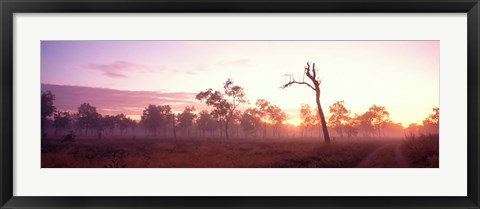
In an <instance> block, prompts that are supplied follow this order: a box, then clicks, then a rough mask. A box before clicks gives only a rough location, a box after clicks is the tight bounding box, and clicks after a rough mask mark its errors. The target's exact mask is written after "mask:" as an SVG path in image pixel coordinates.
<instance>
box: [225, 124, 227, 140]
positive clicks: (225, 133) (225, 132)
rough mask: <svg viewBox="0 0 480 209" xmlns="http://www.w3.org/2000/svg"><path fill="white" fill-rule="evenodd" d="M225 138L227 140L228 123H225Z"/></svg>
mask: <svg viewBox="0 0 480 209" xmlns="http://www.w3.org/2000/svg"><path fill="white" fill-rule="evenodd" d="M225 138H226V139H228V121H225Z"/></svg>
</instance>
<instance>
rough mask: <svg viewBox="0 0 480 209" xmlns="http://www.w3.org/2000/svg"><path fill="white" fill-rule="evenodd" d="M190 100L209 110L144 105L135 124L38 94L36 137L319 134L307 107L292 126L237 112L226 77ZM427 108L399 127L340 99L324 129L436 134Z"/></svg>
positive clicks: (237, 92)
mask: <svg viewBox="0 0 480 209" xmlns="http://www.w3.org/2000/svg"><path fill="white" fill-rule="evenodd" d="M195 98H196V99H197V100H198V101H201V102H203V103H205V104H206V105H207V106H210V107H211V108H212V109H211V110H210V111H209V110H201V111H199V112H196V109H195V107H194V106H186V107H185V108H184V110H183V111H182V112H180V113H174V112H173V110H172V108H171V106H170V105H165V104H163V105H154V104H150V105H148V106H147V107H145V109H144V110H143V112H142V114H141V117H140V120H139V121H138V122H137V121H135V120H133V119H131V118H130V117H128V116H126V115H125V114H123V113H122V114H117V115H101V114H100V113H98V112H97V109H96V107H94V106H92V105H90V104H88V103H83V104H80V105H79V107H78V109H77V112H74V113H71V112H68V111H60V110H57V108H56V107H55V106H54V100H55V95H53V94H52V92H50V91H45V92H42V94H41V105H42V107H41V126H42V136H46V135H47V131H46V130H47V128H51V129H53V133H54V134H64V133H65V132H67V131H75V132H76V133H78V134H82V135H87V136H98V138H107V137H110V136H113V135H120V136H124V135H126V134H138V133H143V134H146V135H149V136H151V137H156V138H177V137H203V138H205V137H207V138H213V137H217V138H225V139H229V138H231V137H232V136H233V137H236V138H239V137H249V138H268V137H274V138H280V137H292V136H293V137H294V136H299V137H304V138H305V137H318V136H321V135H323V136H325V134H324V133H323V130H325V129H324V128H323V126H322V125H321V117H318V112H319V111H318V108H317V110H314V109H313V108H312V107H310V106H309V105H307V104H302V105H301V107H300V119H301V123H300V125H299V127H296V128H294V127H292V126H291V125H288V124H287V123H286V121H287V120H288V117H287V114H286V113H285V112H284V111H283V110H282V109H281V108H280V107H279V106H277V105H275V104H272V103H271V102H269V101H267V100H265V99H258V100H256V101H255V103H254V104H255V105H254V106H253V107H249V108H246V109H245V110H244V111H241V110H239V107H240V106H241V105H244V104H248V103H249V102H248V101H247V99H246V95H245V92H244V89H243V87H241V86H238V85H235V84H234V82H233V80H232V79H227V80H226V81H225V83H224V85H223V89H222V90H221V91H220V90H213V89H211V88H209V89H207V90H205V91H201V92H199V93H198V94H197V95H196V97H195ZM317 107H318V106H317ZM433 110H434V113H433V114H431V115H429V116H428V117H427V118H426V119H425V120H424V121H423V124H422V125H418V124H410V126H409V127H408V128H406V129H404V128H403V127H402V126H401V124H397V123H394V122H393V121H392V120H391V119H390V114H389V112H388V111H387V109H386V108H385V107H383V106H377V105H372V106H371V107H370V108H369V109H368V110H367V111H366V112H364V113H363V114H352V113H351V111H350V110H348V109H347V108H346V107H345V103H344V101H336V102H334V103H333V104H332V105H330V106H329V113H330V117H329V118H328V120H326V124H325V125H326V126H328V127H329V128H330V129H331V130H332V131H333V136H335V137H337V138H353V137H357V136H365V137H383V136H386V134H387V133H390V132H392V131H396V132H398V133H399V134H405V133H406V132H408V133H438V123H439V120H438V118H439V108H434V109H433ZM289 131H290V133H289ZM296 134H298V135H296Z"/></svg>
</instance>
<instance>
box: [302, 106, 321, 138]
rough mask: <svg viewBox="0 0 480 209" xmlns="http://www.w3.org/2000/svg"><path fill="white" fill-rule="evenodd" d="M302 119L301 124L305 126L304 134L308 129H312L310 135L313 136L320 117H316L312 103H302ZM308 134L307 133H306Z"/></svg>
mask: <svg viewBox="0 0 480 209" xmlns="http://www.w3.org/2000/svg"><path fill="white" fill-rule="evenodd" d="M300 119H301V120H302V122H301V123H300V126H301V127H302V128H303V130H302V136H303V135H304V134H303V133H304V132H306V131H307V130H309V131H310V135H311V136H313V131H312V129H313V127H315V125H316V124H318V119H317V117H315V115H314V114H313V111H312V108H311V107H310V105H307V104H302V105H301V107H300ZM305 135H306V134H305Z"/></svg>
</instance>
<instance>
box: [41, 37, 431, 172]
mask: <svg viewBox="0 0 480 209" xmlns="http://www.w3.org/2000/svg"><path fill="white" fill-rule="evenodd" d="M40 44H41V46H40V56H41V57H40V62H41V63H40V66H41V69H40V83H41V84H40V85H41V87H40V88H41V116H40V124H41V128H40V130H41V132H40V133H38V136H39V137H38V139H35V140H41V147H40V149H41V168H42V169H43V168H49V169H50V168H103V169H106V168H311V169H315V168H360V169H361V168H389V169H393V168H415V169H418V168H430V169H431V168H439V164H440V163H439V161H440V159H439V148H440V143H439V139H440V129H439V123H440V120H439V119H440V41H438V40H418V41H415V40H389V41H385V40H382V41H354V40H352V41H350V40H349V41H346V40H338V41H332V40H328V41H327V40H298V41H295V40H288V41H286V40H285V41H278V40H271V41H269V40H258V41H256V40H248V41H247V40H215V41H204V40H43V41H41V43H40ZM35 94H36V92H35ZM35 120H38V119H35Z"/></svg>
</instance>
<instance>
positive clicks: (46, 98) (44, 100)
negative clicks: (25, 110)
mask: <svg viewBox="0 0 480 209" xmlns="http://www.w3.org/2000/svg"><path fill="white" fill-rule="evenodd" d="M53 100H55V95H54V94H52V92H51V91H46V92H42V96H41V113H40V114H41V118H40V126H41V129H42V136H43V135H45V126H46V121H47V118H48V117H50V116H51V115H52V114H53V112H55V109H56V108H55V106H54V105H53Z"/></svg>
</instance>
